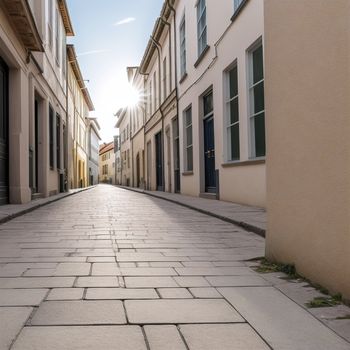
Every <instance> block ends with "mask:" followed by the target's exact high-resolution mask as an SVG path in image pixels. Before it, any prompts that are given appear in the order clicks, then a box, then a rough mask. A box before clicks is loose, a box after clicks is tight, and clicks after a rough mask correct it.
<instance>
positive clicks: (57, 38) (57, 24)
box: [55, 10, 61, 66]
mask: <svg viewBox="0 0 350 350" xmlns="http://www.w3.org/2000/svg"><path fill="white" fill-rule="evenodd" d="M60 29H61V28H60V15H59V12H58V10H56V36H55V37H56V41H55V44H56V63H57V65H58V66H59V65H60V51H61V50H60Z"/></svg>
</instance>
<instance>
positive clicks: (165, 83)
mask: <svg viewBox="0 0 350 350" xmlns="http://www.w3.org/2000/svg"><path fill="white" fill-rule="evenodd" d="M167 74H168V72H167V61H166V57H165V58H164V61H163V101H165V99H166V98H167V96H168V91H167V90H168V89H167V88H168V86H167Z"/></svg>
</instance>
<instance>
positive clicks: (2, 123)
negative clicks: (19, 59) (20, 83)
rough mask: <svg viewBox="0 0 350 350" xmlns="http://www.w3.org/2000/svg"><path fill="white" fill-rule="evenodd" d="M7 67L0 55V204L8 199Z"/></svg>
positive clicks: (5, 202)
mask: <svg viewBox="0 0 350 350" xmlns="http://www.w3.org/2000/svg"><path fill="white" fill-rule="evenodd" d="M8 93H9V82H8V67H7V65H6V63H5V62H4V61H3V60H2V59H1V57H0V205H1V204H7V203H8V201H9V113H8Z"/></svg>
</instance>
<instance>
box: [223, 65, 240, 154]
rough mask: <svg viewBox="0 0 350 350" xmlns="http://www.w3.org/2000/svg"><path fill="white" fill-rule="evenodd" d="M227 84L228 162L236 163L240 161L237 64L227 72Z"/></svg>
mask: <svg viewBox="0 0 350 350" xmlns="http://www.w3.org/2000/svg"><path fill="white" fill-rule="evenodd" d="M226 82H227V85H226V86H227V92H226V114H227V115H226V140H227V160H229V161H234V160H239V159H240V149H239V108H238V72H237V64H235V65H234V66H232V67H231V68H230V69H229V70H228V71H227V72H226Z"/></svg>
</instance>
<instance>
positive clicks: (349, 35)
mask: <svg viewBox="0 0 350 350" xmlns="http://www.w3.org/2000/svg"><path fill="white" fill-rule="evenodd" d="M264 10H265V57H266V59H265V72H266V111H267V115H268V118H267V119H266V121H267V124H266V126H267V135H268V138H267V148H268V153H267V189H268V191H267V214H268V227H267V237H266V250H267V257H268V258H270V259H272V260H277V261H281V262H284V263H289V264H295V266H296V268H297V271H298V272H299V273H300V274H302V275H303V276H306V277H308V278H309V279H311V280H312V281H313V282H315V283H318V284H320V285H322V286H324V287H325V288H327V289H328V290H329V291H330V292H331V293H339V292H340V293H342V294H343V297H344V298H345V299H347V300H350V279H349V276H350V261H349V257H350V215H349V213H350V161H349V160H350V138H349V135H350V118H349V116H350V104H349V101H350V99H349V97H350V44H349V43H350V22H349V18H350V2H349V1H348V0H337V1H330V2H329V1H311V2H309V1H293V0H285V1H282V2H280V1H272V0H265V9H264ZM330 28H331V30H330ZM296 38H298V40H296Z"/></svg>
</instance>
